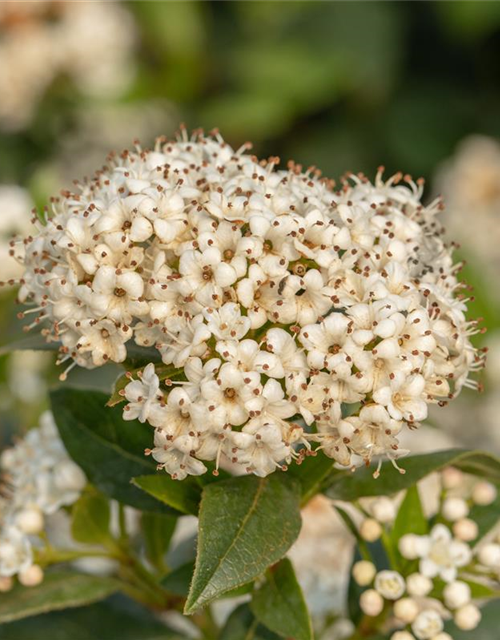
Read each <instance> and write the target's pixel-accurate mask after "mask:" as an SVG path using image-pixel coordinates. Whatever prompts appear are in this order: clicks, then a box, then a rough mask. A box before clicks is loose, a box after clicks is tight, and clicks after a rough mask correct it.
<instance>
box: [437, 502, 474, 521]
mask: <svg viewBox="0 0 500 640" xmlns="http://www.w3.org/2000/svg"><path fill="white" fill-rule="evenodd" d="M441 513H442V514H443V517H444V518H446V520H449V521H450V522H456V521H457V520H461V519H462V518H465V517H466V516H467V515H468V513H469V507H468V506H467V503H466V502H465V500H463V499H462V498H455V497H451V498H446V500H445V501H444V502H443V505H442V507H441Z"/></svg>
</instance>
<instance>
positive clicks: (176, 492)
mask: <svg viewBox="0 0 500 640" xmlns="http://www.w3.org/2000/svg"><path fill="white" fill-rule="evenodd" d="M132 482H133V484H135V486H136V487H139V488H140V489H142V490H143V491H145V492H146V493H149V494H150V495H152V496H154V497H155V498H156V499H157V500H159V501H160V502H163V503H165V504H167V505H168V506H169V507H172V508H174V509H176V510H177V511H180V512H182V513H186V514H188V515H195V516H196V515H198V508H199V504H200V500H201V487H200V485H199V484H198V483H197V482H196V480H195V478H186V479H185V480H182V481H179V480H172V478H171V477H170V476H169V475H167V474H166V473H162V474H159V473H158V474H156V475H148V476H139V477H138V478H133V479H132Z"/></svg>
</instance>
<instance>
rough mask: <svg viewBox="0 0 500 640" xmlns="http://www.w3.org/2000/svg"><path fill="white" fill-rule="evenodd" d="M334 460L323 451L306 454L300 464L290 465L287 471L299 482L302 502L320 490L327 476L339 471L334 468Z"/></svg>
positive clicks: (332, 475)
mask: <svg viewBox="0 0 500 640" xmlns="http://www.w3.org/2000/svg"><path fill="white" fill-rule="evenodd" d="M334 462H335V461H334V460H332V459H331V458H328V457H327V456H325V454H324V453H322V452H319V453H316V455H312V456H307V457H306V458H305V459H304V460H303V462H301V463H300V464H293V465H290V467H289V469H288V471H287V473H288V474H289V475H291V476H292V477H294V478H296V479H297V480H298V481H299V482H300V486H301V494H302V504H305V503H306V502H308V501H309V500H310V499H311V498H312V497H313V496H314V495H316V494H317V493H319V492H320V491H321V489H322V486H323V483H324V482H325V480H326V479H327V478H331V477H334V476H335V474H336V473H341V471H338V470H337V469H335V468H334V466H333V465H334Z"/></svg>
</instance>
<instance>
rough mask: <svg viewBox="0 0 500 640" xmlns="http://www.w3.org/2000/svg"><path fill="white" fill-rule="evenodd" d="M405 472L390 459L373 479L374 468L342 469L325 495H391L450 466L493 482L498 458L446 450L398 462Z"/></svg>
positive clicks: (499, 465) (499, 462)
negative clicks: (378, 475)
mask: <svg viewBox="0 0 500 640" xmlns="http://www.w3.org/2000/svg"><path fill="white" fill-rule="evenodd" d="M400 464H401V467H402V468H403V469H404V470H405V473H404V474H402V473H400V472H399V471H398V470H397V469H395V468H394V467H393V465H392V464H391V462H389V461H387V462H384V463H383V464H382V469H381V473H380V477H379V478H377V479H376V480H375V479H374V478H373V469H370V468H362V469H357V470H356V471H355V473H352V472H351V471H344V472H342V473H341V474H338V475H337V476H334V477H333V483H332V485H331V487H330V489H329V490H328V492H327V494H328V495H329V496H330V497H331V498H335V499H338V500H356V499H358V498H361V497H366V496H380V495H391V494H393V493H396V492H397V491H401V490H403V489H408V487H411V486H413V485H414V484H415V483H416V482H418V481H419V480H421V479H422V478H424V477H425V476H427V475H429V474H430V473H432V472H433V471H439V470H440V469H443V468H444V467H447V466H449V465H453V466H456V467H458V468H460V469H462V470H463V471H466V472H467V473H473V474H475V475H479V476H481V477H484V478H488V479H489V480H491V481H493V482H498V481H500V460H498V459H497V458H495V457H494V456H492V455H490V454H488V453H484V452H482V451H466V450H464V449H449V450H446V451H437V452H435V453H426V454H420V455H416V456H411V457H409V458H405V459H403V460H401V461H400Z"/></svg>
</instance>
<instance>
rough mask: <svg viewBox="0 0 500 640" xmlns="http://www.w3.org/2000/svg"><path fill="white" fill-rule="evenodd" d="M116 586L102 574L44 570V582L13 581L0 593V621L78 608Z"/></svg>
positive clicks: (101, 596)
mask: <svg viewBox="0 0 500 640" xmlns="http://www.w3.org/2000/svg"><path fill="white" fill-rule="evenodd" d="M118 588H119V584H118V582H116V581H115V580H113V579H111V578H105V577H102V576H99V577H98V576H91V575H87V574H83V573H74V572H57V573H55V572H54V573H47V574H46V575H45V577H44V580H43V582H42V583H41V584H39V585H38V586H36V587H23V586H21V585H20V584H16V585H14V587H13V589H11V591H8V592H7V593H2V596H1V598H0V623H1V622H11V621H12V620H20V619H21V618H27V617H28V616H35V615H37V614H39V613H47V612H48V611H58V610H59V609H67V608H69V607H81V606H82V605H84V604H89V603H91V602H96V601H98V600H103V599H104V598H107V596H109V595H110V594H111V593H113V592H114V591H117V589H118Z"/></svg>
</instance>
